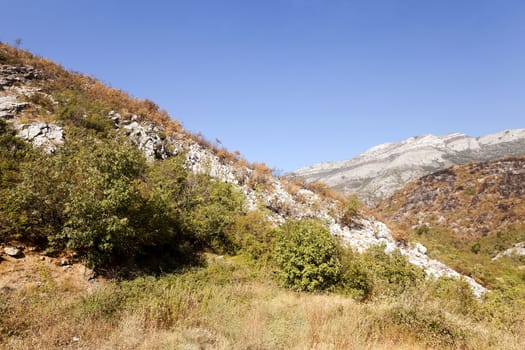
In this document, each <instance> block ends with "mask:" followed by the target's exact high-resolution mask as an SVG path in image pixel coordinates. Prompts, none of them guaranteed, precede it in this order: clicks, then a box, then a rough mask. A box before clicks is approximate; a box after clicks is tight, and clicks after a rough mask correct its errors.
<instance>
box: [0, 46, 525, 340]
mask: <svg viewBox="0 0 525 350" xmlns="http://www.w3.org/2000/svg"><path fill="white" fill-rule="evenodd" d="M0 150H1V152H0V196H1V198H2V199H3V200H2V201H1V202H0V235H1V236H0V244H1V245H2V248H3V249H2V252H1V257H0V259H1V260H0V272H1V274H0V276H1V277H0V310H2V317H0V344H1V346H2V347H5V348H8V349H25V348H27V349H29V348H31V349H34V348H39V349H53V348H63V347H75V346H78V347H83V348H151V349H156V348H177V347H181V348H188V347H200V348H219V349H221V348H222V349H230V348H239V349H242V348H261V349H275V348H294V347H295V348H334V349H346V348H369V347H370V346H373V347H374V348H379V349H380V348H385V349H386V348H392V347H397V348H410V349H423V348H428V347H437V348H450V347H456V348H471V349H479V348H483V347H485V348H491V347H497V346H501V347H503V348H520V346H521V345H523V344H522V337H521V336H522V335H523V333H522V328H521V327H520V326H519V323H516V320H519V319H520V317H522V316H523V315H522V313H520V310H522V308H519V307H517V306H519V299H514V298H510V299H508V295H507V293H508V289H505V288H503V287H502V288H501V290H496V291H490V292H489V291H487V290H486V289H485V288H484V287H483V286H481V285H480V284H478V283H477V282H476V281H474V280H473V279H471V278H469V277H468V276H463V277H462V276H461V275H460V274H459V273H458V272H456V271H454V270H452V269H450V268H449V267H447V266H446V265H444V264H442V263H441V262H439V261H437V260H435V259H431V258H429V257H428V255H427V254H426V252H425V251H426V249H425V247H424V246H422V245H420V244H419V245H417V244H413V243H412V242H407V241H406V240H404V239H400V238H399V237H396V236H395V235H393V234H392V232H391V231H390V230H389V229H388V227H387V226H386V225H384V224H383V223H381V222H379V221H378V220H377V219H375V218H374V217H373V216H372V215H371V214H370V213H369V212H367V211H364V210H362V209H361V207H360V204H359V202H358V201H355V200H354V199H350V200H347V199H346V198H344V197H341V196H338V195H336V194H335V193H333V192H331V191H330V190H329V189H327V188H326V187H323V186H320V185H319V184H317V185H315V186H307V185H305V184H304V183H302V182H301V181H293V180H290V179H285V178H283V179H278V178H275V177H273V176H272V174H271V170H270V169H268V168H267V167H266V166H264V165H263V164H259V163H249V162H247V161H246V160H244V159H243V158H242V157H241V156H240V155H239V154H232V153H230V152H228V151H227V150H225V149H222V148H219V147H217V146H216V145H213V144H212V143H209V142H207V141H206V140H205V139H204V138H203V137H202V136H198V135H192V134H190V133H188V132H186V131H185V130H184V129H183V128H182V127H181V125H180V123H178V122H176V121H174V120H172V119H171V118H170V117H169V115H168V114H167V113H166V112H165V111H162V110H160V109H159V107H158V106H157V105H156V104H155V103H153V102H152V101H148V100H138V99H135V98H131V97H130V96H129V95H128V94H126V93H124V92H122V91H119V90H115V89H110V88H108V87H106V86H104V85H103V84H101V83H100V82H99V81H97V80H96V79H94V78H91V77H88V76H85V75H82V74H79V73H72V72H68V71H65V70H64V69H62V68H61V67H60V66H58V65H56V64H54V63H53V62H50V61H48V60H45V59H42V58H40V57H36V56H34V55H32V54H30V53H28V52H25V51H21V50H16V49H14V48H12V47H10V46H8V45H5V44H0ZM81 271H83V272H81ZM421 291H425V293H421ZM513 291H514V290H513ZM312 293H314V294H312ZM506 298H507V299H506ZM503 300H504V301H503ZM509 300H510V301H509ZM509 311H511V312H509Z"/></svg>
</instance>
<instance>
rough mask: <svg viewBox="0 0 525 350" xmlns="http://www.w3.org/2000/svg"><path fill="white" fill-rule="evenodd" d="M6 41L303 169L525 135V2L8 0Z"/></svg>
mask: <svg viewBox="0 0 525 350" xmlns="http://www.w3.org/2000/svg"><path fill="white" fill-rule="evenodd" d="M0 8H1V11H2V16H1V17H2V22H1V23H0V40H2V41H5V42H11V43H12V42H14V40H15V39H16V38H21V39H22V40H23V43H22V46H21V47H22V48H24V49H28V50H30V51H32V52H34V53H36V54H38V55H41V56H44V57H46V58H50V59H52V60H55V61H57V62H59V63H61V64H62V65H64V66H65V67H66V68H69V69H72V70H76V71H81V72H83V73H87V74H90V75H92V76H94V77H96V78H99V79H100V80H102V81H104V82H106V83H108V84H109V85H111V86H113V87H116V88H119V89H122V90H125V91H127V92H129V93H130V94H131V95H133V96H136V97H140V98H149V99H152V100H154V101H155V102H157V103H158V104H159V105H160V106H161V107H162V108H165V109H167V110H168V111H169V112H170V114H171V115H172V117H174V118H175V119H178V120H180V121H182V124H183V126H184V127H186V128H187V129H189V130H192V131H201V132H202V133H203V134H204V135H205V136H206V137H207V138H209V139H211V140H213V139H215V138H219V139H220V140H221V141H222V143H223V144H224V145H225V146H226V147H227V148H228V149H230V150H232V151H233V150H239V151H241V153H242V154H244V155H245V157H246V158H247V159H248V160H250V161H259V162H265V163H267V164H268V165H270V166H272V167H275V168H277V169H282V170H286V171H290V170H294V169H296V168H298V167H301V166H306V165H310V164H312V163H316V162H320V161H327V160H341V159H346V158H349V157H351V156H354V155H357V154H359V153H361V152H363V151H364V150H366V149H367V148H369V147H371V146H374V145H377V144H380V143H384V142H389V141H399V140H402V139H405V138H407V137H410V136H415V135H421V134H427V133H433V134H445V133H450V132H464V133H467V134H469V135H472V136H480V135H483V134H487V133H492V132H497V131H501V130H503V129H507V128H521V127H525V123H524V121H525V1H522V0H491V1H488V0H487V1H486V0H383V1H379V0H377V1H376V0H361V1H351V0H348V1H343V0H257V1H256V0H238V1H232V0H208V1H204V0H184V1H182V0H181V1H178V0H173V1H167V0H166V1H155V0H148V1H112V0H103V1H102V0H90V1H87V0H85V1H83V0H75V1H72V0H67V1H66V0H48V1H42V0H33V1H26V0H16V1H15V0H10V1H2V4H1V6H0Z"/></svg>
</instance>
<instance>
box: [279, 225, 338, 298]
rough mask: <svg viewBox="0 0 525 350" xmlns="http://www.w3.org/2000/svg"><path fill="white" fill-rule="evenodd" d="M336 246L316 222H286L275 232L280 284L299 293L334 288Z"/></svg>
mask: <svg viewBox="0 0 525 350" xmlns="http://www.w3.org/2000/svg"><path fill="white" fill-rule="evenodd" d="M337 253H338V249H337V244H336V242H335V240H334V238H333V237H332V235H331V234H330V231H329V230H328V229H327V228H326V227H325V226H324V225H323V224H322V223H321V222H319V221H315V220H301V221H293V220H290V221H287V222H285V223H284V224H283V225H282V226H281V227H280V229H279V230H278V232H277V242H276V247H275V259H276V262H277V264H278V265H279V267H280V268H281V271H280V277H281V280H282V282H283V284H284V285H285V286H287V287H290V288H292V289H295V290H299V291H318V290H323V289H326V288H328V287H331V286H333V285H334V284H335V283H337V282H338V280H339V278H340V274H341V263H340V261H339V257H338V254H337Z"/></svg>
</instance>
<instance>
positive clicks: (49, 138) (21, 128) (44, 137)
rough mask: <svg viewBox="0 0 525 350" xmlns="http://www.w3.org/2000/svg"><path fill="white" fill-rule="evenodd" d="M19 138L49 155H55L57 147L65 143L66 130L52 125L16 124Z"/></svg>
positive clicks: (36, 123)
mask: <svg viewBox="0 0 525 350" xmlns="http://www.w3.org/2000/svg"><path fill="white" fill-rule="evenodd" d="M14 126H15V128H16V129H17V130H18V133H17V134H18V136H19V137H21V138H22V139H24V140H26V141H27V142H29V143H32V144H33V146H36V147H41V148H43V149H44V150H45V151H46V152H47V153H54V152H55V151H56V148H57V145H61V144H62V143H64V130H63V129H62V128H61V127H60V126H58V125H55V124H51V123H38V122H35V123H31V124H14Z"/></svg>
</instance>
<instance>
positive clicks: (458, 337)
mask: <svg viewBox="0 0 525 350" xmlns="http://www.w3.org/2000/svg"><path fill="white" fill-rule="evenodd" d="M389 318H390V320H391V322H392V323H394V324H396V325H398V326H400V327H401V328H402V329H406V330H409V331H410V332H412V333H414V334H415V335H416V338H417V339H418V340H420V341H422V342H424V343H426V344H427V345H428V346H430V347H446V348H455V347H462V346H463V344H464V343H465V340H466V339H467V337H468V332H467V331H466V330H465V327H463V325H461V324H458V323H457V322H455V321H454V320H453V319H452V318H451V317H450V316H449V315H447V313H446V312H445V311H443V310H442V309H436V308H425V307H421V306H419V305H416V304H408V305H398V306H395V307H393V308H392V309H391V310H390V311H389Z"/></svg>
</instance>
